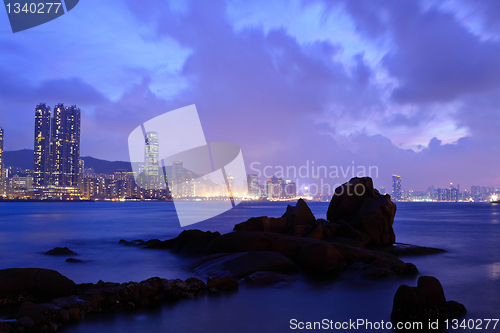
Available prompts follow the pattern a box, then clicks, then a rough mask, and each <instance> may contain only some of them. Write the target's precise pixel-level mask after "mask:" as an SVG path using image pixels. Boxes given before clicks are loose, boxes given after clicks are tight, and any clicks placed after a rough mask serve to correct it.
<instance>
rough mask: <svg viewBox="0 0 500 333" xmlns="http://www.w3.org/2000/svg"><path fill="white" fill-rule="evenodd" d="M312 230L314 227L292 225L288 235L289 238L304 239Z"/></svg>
mask: <svg viewBox="0 0 500 333" xmlns="http://www.w3.org/2000/svg"><path fill="white" fill-rule="evenodd" d="M312 230H314V226H312V225H310V224H299V225H294V226H293V227H292V228H291V229H290V230H289V231H288V235H290V236H295V237H305V236H306V235H308V234H309V233H310V232H311V231H312Z"/></svg>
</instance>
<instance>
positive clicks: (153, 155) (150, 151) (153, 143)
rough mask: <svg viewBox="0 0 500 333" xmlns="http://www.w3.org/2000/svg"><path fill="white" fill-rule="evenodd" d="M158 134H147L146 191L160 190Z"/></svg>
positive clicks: (145, 158) (145, 157)
mask: <svg viewBox="0 0 500 333" xmlns="http://www.w3.org/2000/svg"><path fill="white" fill-rule="evenodd" d="M158 148H159V142H158V133H156V132H147V133H146V145H145V149H144V163H145V166H144V175H145V176H146V179H145V182H146V184H145V185H146V186H145V188H146V189H158V188H159V186H160V184H159V175H160V174H159V167H158V154H159V150H158Z"/></svg>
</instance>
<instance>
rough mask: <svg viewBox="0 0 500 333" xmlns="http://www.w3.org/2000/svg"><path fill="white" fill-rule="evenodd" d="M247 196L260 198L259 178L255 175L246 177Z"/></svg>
mask: <svg viewBox="0 0 500 333" xmlns="http://www.w3.org/2000/svg"><path fill="white" fill-rule="evenodd" d="M247 185H248V196H250V197H260V187H259V177H258V176H257V175H255V174H251V175H247Z"/></svg>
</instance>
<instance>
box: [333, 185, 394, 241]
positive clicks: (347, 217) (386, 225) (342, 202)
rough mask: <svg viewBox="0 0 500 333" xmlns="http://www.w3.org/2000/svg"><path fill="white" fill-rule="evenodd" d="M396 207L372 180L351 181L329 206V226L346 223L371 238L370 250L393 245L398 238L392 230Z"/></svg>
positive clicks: (337, 191)
mask: <svg viewBox="0 0 500 333" xmlns="http://www.w3.org/2000/svg"><path fill="white" fill-rule="evenodd" d="M395 214H396V205H395V204H394V203H393V202H392V201H391V197H390V195H388V194H386V195H380V193H379V192H378V191H377V190H376V189H374V188H373V181H372V179H371V178H370V177H363V178H352V179H351V180H350V181H349V182H347V183H344V184H343V185H341V186H339V187H337V188H336V189H335V194H334V195H333V197H332V200H331V201H330V205H329V206H328V212H327V219H328V221H330V222H336V223H337V222H338V221H345V222H347V223H348V224H349V225H350V226H352V227H353V228H354V229H356V230H358V231H361V232H362V233H364V234H366V235H368V236H370V237H371V240H370V241H369V243H368V246H370V247H377V246H387V245H392V244H394V242H395V241H396V236H395V234H394V230H393V228H392V224H393V222H394V216H395Z"/></svg>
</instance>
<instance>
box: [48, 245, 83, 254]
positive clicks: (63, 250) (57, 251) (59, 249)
mask: <svg viewBox="0 0 500 333" xmlns="http://www.w3.org/2000/svg"><path fill="white" fill-rule="evenodd" d="M45 254H47V255H50V256H67V255H76V254H77V253H76V252H75V251H71V250H70V249H68V248H67V247H55V248H53V249H52V250H49V251H47V252H45Z"/></svg>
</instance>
